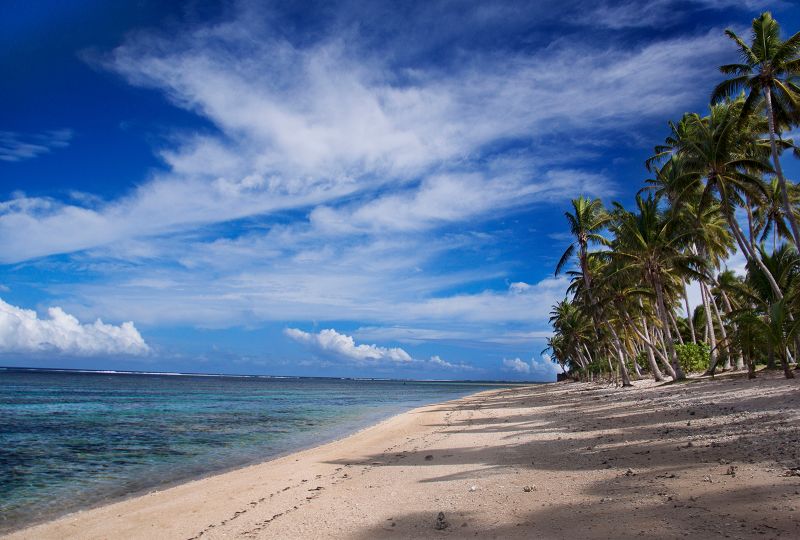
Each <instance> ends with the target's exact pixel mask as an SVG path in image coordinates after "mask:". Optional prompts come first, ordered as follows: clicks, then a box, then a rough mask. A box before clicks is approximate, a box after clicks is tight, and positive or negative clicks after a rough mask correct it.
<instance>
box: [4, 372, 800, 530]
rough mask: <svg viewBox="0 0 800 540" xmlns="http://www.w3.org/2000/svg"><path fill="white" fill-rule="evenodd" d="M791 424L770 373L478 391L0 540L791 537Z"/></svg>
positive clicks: (793, 384)
mask: <svg viewBox="0 0 800 540" xmlns="http://www.w3.org/2000/svg"><path fill="white" fill-rule="evenodd" d="M799 417H800V385H798V382H797V379H795V380H785V379H783V378H782V375H781V374H779V373H763V372H762V373H761V374H759V377H758V378H757V379H755V380H747V379H746V378H745V377H742V376H722V377H717V378H716V379H714V380H710V379H704V380H699V381H695V380H691V381H690V382H687V383H682V384H669V385H661V386H657V385H655V383H653V382H652V381H640V382H636V383H635V387H634V388H631V389H622V388H616V387H614V386H611V385H607V386H604V385H598V384H590V383H557V384H547V385H534V386H528V387H518V388H510V389H498V390H489V391H484V392H480V393H477V394H474V395H471V396H468V397H464V398H460V399H456V400H452V401H448V402H444V403H441V404H437V405H431V406H426V407H421V408H418V409H415V410H412V411H409V412H406V413H403V414H400V415H398V416H395V417H392V418H390V419H388V420H385V421H383V422H381V423H379V424H377V425H375V426H372V427H369V428H366V429H364V430H362V431H360V432H358V433H356V434H354V435H351V436H349V437H346V438H344V439H341V440H338V441H334V442H331V443H327V444H324V445H321V446H318V447H315V448H311V449H308V450H304V451H301V452H297V453H293V454H289V455H287V456H284V457H281V458H279V459H275V460H272V461H268V462H265V463H261V464H258V465H253V466H249V467H246V468H242V469H238V470H234V471H232V472H227V473H223V474H219V475H216V476H211V477H208V478H204V479H201V480H196V481H192V482H188V483H184V484H181V485H178V486H175V487H172V488H169V489H165V490H162V491H156V492H153V493H150V494H147V495H144V496H140V497H136V498H131V499H128V500H124V501H121V502H117V503H114V504H110V505H107V506H101V507H98V508H94V509H91V510H86V511H82V512H77V513H74V514H70V515H67V516H65V517H63V518H60V519H58V520H55V521H52V522H49V523H45V524H42V525H38V526H35V527H32V528H29V529H25V530H22V531H17V532H15V533H12V534H10V535H8V536H7V538H8V539H13V540H19V539H37V540H38V539H51V538H58V539H64V538H86V539H89V538H91V539H99V538H164V539H171V538H175V539H178V538H180V539H187V538H193V539H198V538H203V539H213V538H353V539H367V538H376V537H385V538H424V537H439V536H451V537H454V538H461V537H477V538H578V537H581V538H623V537H631V538H633V537H636V538H685V537H695V538H711V537H729V538H753V537H759V538H762V537H766V538H778V537H785V538H797V537H800V469H797V467H800V456H799V455H798V454H800V448H799V447H798V445H799V444H800V427H798V426H800V418H799ZM440 513H441V517H440Z"/></svg>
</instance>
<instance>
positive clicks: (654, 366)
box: [640, 300, 675, 382]
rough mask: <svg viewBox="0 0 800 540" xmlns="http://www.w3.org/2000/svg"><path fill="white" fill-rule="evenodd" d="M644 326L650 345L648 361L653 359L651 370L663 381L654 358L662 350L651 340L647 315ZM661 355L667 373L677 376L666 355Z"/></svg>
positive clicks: (673, 376) (658, 379) (643, 320)
mask: <svg viewBox="0 0 800 540" xmlns="http://www.w3.org/2000/svg"><path fill="white" fill-rule="evenodd" d="M640 302H641V300H640ZM642 327H643V328H644V333H645V335H646V336H647V338H648V339H647V340H646V341H645V343H646V344H647V345H649V347H648V349H647V351H648V353H649V354H648V356H647V361H648V362H651V361H652V362H651V364H650V369H651V371H652V373H653V377H654V378H655V379H656V380H657V381H659V382H661V381H663V380H664V375H663V374H662V373H661V370H660V369H659V368H658V363H657V362H656V360H655V358H654V353H659V355H661V351H659V350H658V349H657V348H656V346H655V345H653V344H652V342H651V340H650V329H649V328H647V319H646V318H645V317H642ZM661 356H662V360H663V362H664V366H666V367H665V369H666V370H667V374H668V375H669V376H670V377H672V378H673V379H674V378H675V372H674V371H673V370H672V366H671V365H670V364H669V362H668V361H667V359H666V357H664V356H663V355H661Z"/></svg>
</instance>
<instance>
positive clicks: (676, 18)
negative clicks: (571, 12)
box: [579, 0, 786, 30]
mask: <svg viewBox="0 0 800 540" xmlns="http://www.w3.org/2000/svg"><path fill="white" fill-rule="evenodd" d="M770 5H771V6H772V7H773V8H774V7H778V6H785V5H786V3H785V2H783V1H782V0H688V2H686V4H684V6H683V8H684V9H681V6H676V2H675V0H634V1H629V2H619V1H613V2H609V1H606V2H601V3H600V2H599V3H597V5H595V6H594V8H593V9H590V10H588V11H587V12H586V13H585V14H584V15H583V16H581V17H580V18H579V20H580V22H582V23H583V24H586V25H590V26H595V27H596V26H605V27H607V28H611V29H615V30H619V29H624V28H645V27H661V28H663V27H665V26H669V25H672V24H677V23H679V22H681V21H682V20H685V17H687V15H688V9H687V8H695V9H696V8H701V9H713V10H718V11H724V10H730V9H731V8H739V9H742V10H749V11H753V12H754V11H756V10H759V9H763V8H765V7H767V6H770Z"/></svg>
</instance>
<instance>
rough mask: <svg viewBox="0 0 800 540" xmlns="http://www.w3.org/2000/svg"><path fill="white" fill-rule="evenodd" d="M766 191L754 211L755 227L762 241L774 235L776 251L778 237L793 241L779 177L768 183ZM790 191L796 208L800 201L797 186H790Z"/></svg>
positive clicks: (773, 247) (773, 246)
mask: <svg viewBox="0 0 800 540" xmlns="http://www.w3.org/2000/svg"><path fill="white" fill-rule="evenodd" d="M764 192H765V194H764V198H763V200H762V201H761V204H759V205H758V206H756V208H755V210H754V212H753V221H754V228H755V231H756V234H758V235H759V241H760V242H764V241H765V240H767V238H769V237H770V235H772V250H773V251H774V250H775V249H777V247H778V238H782V239H787V240H790V241H791V238H792V233H791V231H790V230H789V225H788V224H787V220H786V210H785V208H784V204H783V195H782V194H781V190H780V186H779V185H778V179H777V178H773V179H772V181H771V182H770V183H768V184H766V185H765V186H764ZM788 193H789V198H790V199H791V202H792V208H796V207H797V203H798V201H800V194H799V193H798V188H797V186H795V185H791V186H789V190H788Z"/></svg>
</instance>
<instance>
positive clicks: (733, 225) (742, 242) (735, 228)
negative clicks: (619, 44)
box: [726, 212, 783, 300]
mask: <svg viewBox="0 0 800 540" xmlns="http://www.w3.org/2000/svg"><path fill="white" fill-rule="evenodd" d="M726 214H728V213H727V212H726ZM726 218H727V220H728V226H729V227H730V229H731V232H732V233H733V237H734V238H736V243H737V244H739V249H741V250H742V253H743V254H744V256H745V257H746V258H747V259H748V260H749V261H751V262H753V263H755V264H756V265H757V266H758V268H759V269H760V270H761V271H762V272H763V273H764V277H766V278H767V281H768V282H769V286H770V288H771V289H772V292H773V293H775V297H776V298H777V299H778V300H780V299H781V298H783V293H782V292H781V288H780V287H778V283H777V282H776V281H775V277H774V276H773V275H772V272H770V271H769V268H767V265H765V264H764V261H762V260H761V258H760V257H758V255H756V252H755V250H754V249H753V246H751V245H750V244H749V243H748V241H747V239H746V238H745V237H744V233H742V229H741V228H740V227H739V224H738V223H737V222H736V219H735V218H734V217H733V215H732V214H730V215H727V216H726Z"/></svg>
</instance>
